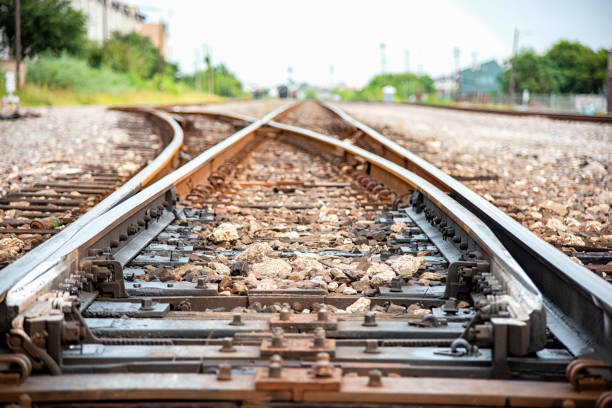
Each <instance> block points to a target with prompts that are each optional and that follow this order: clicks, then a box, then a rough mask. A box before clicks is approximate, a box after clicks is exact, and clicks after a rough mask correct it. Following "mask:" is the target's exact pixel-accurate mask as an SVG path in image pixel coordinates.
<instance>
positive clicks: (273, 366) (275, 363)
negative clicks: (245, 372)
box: [268, 354, 283, 378]
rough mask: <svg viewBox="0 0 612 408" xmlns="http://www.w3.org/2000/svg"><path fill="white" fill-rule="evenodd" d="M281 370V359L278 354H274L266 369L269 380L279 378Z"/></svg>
mask: <svg viewBox="0 0 612 408" xmlns="http://www.w3.org/2000/svg"><path fill="white" fill-rule="evenodd" d="M282 370H283V358H282V357H281V356H280V355H278V354H274V355H273V356H272V357H271V358H270V367H269V369H268V376H269V377H270V378H280V377H281V372H282Z"/></svg>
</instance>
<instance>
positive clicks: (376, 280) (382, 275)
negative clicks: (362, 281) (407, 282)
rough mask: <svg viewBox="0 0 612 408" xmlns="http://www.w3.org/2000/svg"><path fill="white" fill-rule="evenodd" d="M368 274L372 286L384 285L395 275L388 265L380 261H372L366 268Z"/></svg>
mask: <svg viewBox="0 0 612 408" xmlns="http://www.w3.org/2000/svg"><path fill="white" fill-rule="evenodd" d="M368 276H370V277H371V278H370V281H371V283H372V285H374V286H385V285H388V284H389V283H391V279H393V278H394V277H395V272H394V271H393V269H391V267H390V266H388V265H386V264H384V263H381V262H374V263H372V265H371V266H370V267H369V268H368Z"/></svg>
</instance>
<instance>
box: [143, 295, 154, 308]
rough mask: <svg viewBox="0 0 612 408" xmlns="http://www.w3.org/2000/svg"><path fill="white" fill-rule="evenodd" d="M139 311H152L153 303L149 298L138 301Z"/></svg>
mask: <svg viewBox="0 0 612 408" xmlns="http://www.w3.org/2000/svg"><path fill="white" fill-rule="evenodd" d="M140 310H153V301H152V300H151V298H144V299H140Z"/></svg>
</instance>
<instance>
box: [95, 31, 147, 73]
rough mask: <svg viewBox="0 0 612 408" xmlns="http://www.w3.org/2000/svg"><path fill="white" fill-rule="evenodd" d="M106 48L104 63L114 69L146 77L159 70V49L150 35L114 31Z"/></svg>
mask: <svg viewBox="0 0 612 408" xmlns="http://www.w3.org/2000/svg"><path fill="white" fill-rule="evenodd" d="M106 49H107V52H106V54H105V55H104V56H103V58H102V64H103V65H105V66H107V67H109V68H111V69H112V70H113V71H117V72H126V73H131V74H133V75H135V76H137V77H139V78H144V79H150V78H152V77H153V76H154V75H155V74H156V73H157V71H158V63H159V51H158V50H157V48H155V46H154V45H153V43H152V42H151V40H150V39H149V37H145V36H142V35H140V34H138V33H134V32H132V33H129V34H121V33H118V32H114V33H113V34H112V36H111V38H110V40H109V41H108V42H107V45H106ZM92 55H96V54H95V53H93V54H92ZM92 62H93V61H92Z"/></svg>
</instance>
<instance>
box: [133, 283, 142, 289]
mask: <svg viewBox="0 0 612 408" xmlns="http://www.w3.org/2000/svg"><path fill="white" fill-rule="evenodd" d="M141 286H142V285H141V284H140V283H135V284H134V287H135V288H139V287H141Z"/></svg>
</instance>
